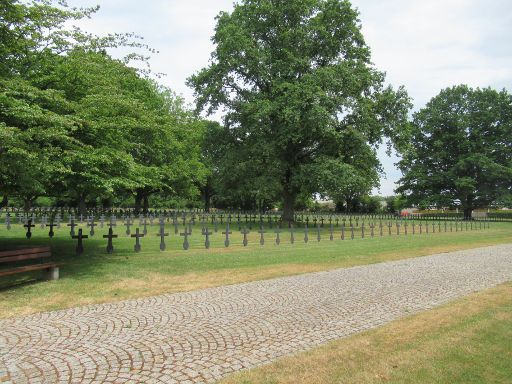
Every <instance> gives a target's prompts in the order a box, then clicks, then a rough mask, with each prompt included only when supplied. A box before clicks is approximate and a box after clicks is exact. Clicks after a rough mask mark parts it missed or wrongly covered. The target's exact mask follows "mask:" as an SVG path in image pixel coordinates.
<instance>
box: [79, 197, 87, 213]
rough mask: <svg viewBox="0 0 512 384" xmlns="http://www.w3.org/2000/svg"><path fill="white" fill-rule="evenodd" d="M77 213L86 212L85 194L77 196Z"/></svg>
mask: <svg viewBox="0 0 512 384" xmlns="http://www.w3.org/2000/svg"><path fill="white" fill-rule="evenodd" d="M78 213H80V214H81V215H85V214H87V207H86V205H85V195H84V194H81V195H80V196H79V198H78Z"/></svg>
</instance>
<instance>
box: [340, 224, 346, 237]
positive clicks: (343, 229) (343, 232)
mask: <svg viewBox="0 0 512 384" xmlns="http://www.w3.org/2000/svg"><path fill="white" fill-rule="evenodd" d="M341 240H345V221H343V223H342V224H341Z"/></svg>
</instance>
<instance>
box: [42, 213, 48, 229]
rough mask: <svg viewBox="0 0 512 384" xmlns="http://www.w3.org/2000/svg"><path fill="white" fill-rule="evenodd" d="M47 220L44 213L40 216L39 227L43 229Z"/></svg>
mask: <svg viewBox="0 0 512 384" xmlns="http://www.w3.org/2000/svg"><path fill="white" fill-rule="evenodd" d="M47 220H48V217H47V216H46V215H44V216H43V217H42V218H41V229H44V228H45V227H46V222H47Z"/></svg>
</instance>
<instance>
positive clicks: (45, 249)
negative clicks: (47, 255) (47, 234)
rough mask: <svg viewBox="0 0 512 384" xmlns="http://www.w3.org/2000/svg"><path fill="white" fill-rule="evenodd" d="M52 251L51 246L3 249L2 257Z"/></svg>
mask: <svg viewBox="0 0 512 384" xmlns="http://www.w3.org/2000/svg"><path fill="white" fill-rule="evenodd" d="M50 251H51V249H50V247H37V248H22V249H14V250H11V251H1V252H0V258H2V257H8V256H18V255H29V254H32V253H40V252H50Z"/></svg>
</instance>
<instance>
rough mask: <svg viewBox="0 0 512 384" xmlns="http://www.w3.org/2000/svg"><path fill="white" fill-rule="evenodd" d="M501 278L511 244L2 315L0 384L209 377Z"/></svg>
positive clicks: (511, 255)
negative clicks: (94, 303) (153, 295)
mask: <svg viewBox="0 0 512 384" xmlns="http://www.w3.org/2000/svg"><path fill="white" fill-rule="evenodd" d="M507 280H512V244H509V245H501V246H495V247H489V248H480V249H474V250H469V251H462V252H453V253H448V254H440V255H433V256H427V257H421V258H415V259H409V260H402V261H395V262H387V263H381V264H374V265H369V266H360V267H354V268H348V269H339V270H334V271H329V272H321V273H313V274H307V275H301V276H294V277H287V278H280V279H274V280H267V281H260V282H253V283H247V284H239V285H232V286H226V287H220V288H214V289H206V290H201V291H196V292H189V293H181V294H169V295H163V296H157V297H149V298H142V299H138V300H130V301H123V302H117V303H111V304H102V305H91V306H86V307H80V308H73V309H67V310H62V311H56V312H48V313H40V314H36V315H31V316H26V317H19V318H13V319H7V320H1V321H0V383H2V382H3V381H6V382H12V383H166V384H170V383H171V384H172V383H210V382H214V381H215V380H217V379H219V378H221V377H223V376H225V375H228V374H230V373H232V372H235V371H238V370H241V369H244V368H250V367H254V366H257V365H261V364H264V363H268V362H270V361H272V360H274V359H276V358H278V357H281V356H283V355H287V354H290V353H293V352H297V351H300V350H304V349H308V348H311V347H314V346H316V345H319V344H321V343H325V342H327V341H329V340H332V339H336V338H340V337H344V336H347V335H350V334H352V333H355V332H360V331H363V330H365V329H368V328H373V327H377V326H379V325H381V324H384V323H386V322H389V321H391V320H393V319H396V318H399V317H402V316H405V315H408V314H411V313H414V312H417V311H420V310H425V309H428V308H432V307H435V306H437V305H439V304H441V303H444V302H446V301H449V300H452V299H454V298H457V297H460V296H463V295H466V294H468V293H470V292H473V291H477V290H481V289H484V288H488V287H491V286H494V285H496V284H499V283H501V282H504V281H507ZM2 372H3V373H2ZM2 375H3V376H2Z"/></svg>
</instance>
